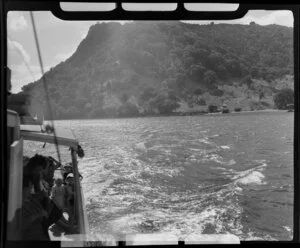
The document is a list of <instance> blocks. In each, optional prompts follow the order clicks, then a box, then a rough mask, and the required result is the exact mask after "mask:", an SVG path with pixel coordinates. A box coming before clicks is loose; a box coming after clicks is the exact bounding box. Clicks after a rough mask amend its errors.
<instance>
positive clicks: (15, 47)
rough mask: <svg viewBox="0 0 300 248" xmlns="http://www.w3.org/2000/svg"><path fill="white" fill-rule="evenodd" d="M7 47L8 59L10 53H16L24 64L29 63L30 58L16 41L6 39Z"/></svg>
mask: <svg viewBox="0 0 300 248" xmlns="http://www.w3.org/2000/svg"><path fill="white" fill-rule="evenodd" d="M7 45H8V58H10V56H11V55H10V54H11V53H15V52H16V53H18V55H19V56H20V57H21V59H22V60H24V61H25V62H26V63H28V62H30V60H31V57H30V55H29V53H28V52H27V51H26V50H25V48H24V47H23V45H22V44H21V43H19V42H17V41H13V40H11V39H9V38H8V39H7Z"/></svg>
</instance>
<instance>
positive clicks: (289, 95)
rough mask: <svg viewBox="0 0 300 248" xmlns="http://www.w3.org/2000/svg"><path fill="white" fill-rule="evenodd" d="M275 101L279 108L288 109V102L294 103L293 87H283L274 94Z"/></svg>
mask: <svg viewBox="0 0 300 248" xmlns="http://www.w3.org/2000/svg"><path fill="white" fill-rule="evenodd" d="M274 103H275V106H276V107H277V108H278V109H287V105H288V104H293V103H294V91H293V90H292V89H288V88H286V89H282V90H281V91H279V92H278V93H277V94H276V95H275V96H274Z"/></svg>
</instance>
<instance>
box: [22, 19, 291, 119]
mask: <svg viewBox="0 0 300 248" xmlns="http://www.w3.org/2000/svg"><path fill="white" fill-rule="evenodd" d="M45 77H46V80H47V83H48V88H49V94H50V98H51V102H52V106H53V111H54V117H55V118H56V119H68V118H102V117H118V116H138V115H151V114H155V113H156V114H157V113H160V114H167V113H170V112H174V111H181V112H185V111H193V110H199V109H201V108H202V109H205V108H206V109H207V106H208V105H209V104H214V105H217V106H220V105H221V104H223V103H226V104H227V105H228V106H229V108H231V109H233V108H235V107H237V106H238V107H241V108H242V109H245V110H248V109H261V108H271V107H273V105H274V102H273V96H274V94H275V93H277V92H278V91H279V90H280V89H281V88H286V87H290V88H291V87H293V29H292V28H288V27H284V26H279V25H268V26H260V25H257V24H255V23H251V24H249V25H239V24H236V25H232V24H214V23H211V24H209V25H197V24H187V23H182V22H175V21H170V22H132V23H126V24H124V25H121V24H119V23H101V24H95V25H93V26H91V27H90V29H89V32H88V34H87V36H86V38H85V39H84V40H83V41H82V42H81V43H80V44H79V46H78V48H77V50H76V52H75V53H74V54H73V55H72V56H71V57H70V58H68V59H67V60H66V61H64V62H61V63H60V64H58V65H57V66H56V67H54V68H52V69H50V71H48V72H47V73H46V74H45ZM23 92H26V93H30V94H31V95H33V96H34V97H36V98H37V99H39V100H40V101H41V102H43V104H44V105H45V100H44V99H45V97H44V92H43V87H42V81H41V80H38V81H37V82H33V83H30V84H28V85H26V86H24V87H23Z"/></svg>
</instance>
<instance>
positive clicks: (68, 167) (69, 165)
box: [63, 162, 83, 184]
mask: <svg viewBox="0 0 300 248" xmlns="http://www.w3.org/2000/svg"><path fill="white" fill-rule="evenodd" d="M64 171H65V172H64V173H63V177H64V183H65V184H66V178H67V176H68V175H69V174H70V173H73V165H72V162H70V163H67V164H66V165H65V166H64ZM82 178H83V177H82V175H81V174H80V173H79V180H82Z"/></svg>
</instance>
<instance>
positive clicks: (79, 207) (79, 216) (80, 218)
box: [71, 149, 87, 234]
mask: <svg viewBox="0 0 300 248" xmlns="http://www.w3.org/2000/svg"><path fill="white" fill-rule="evenodd" d="M71 156H72V164H73V174H74V179H75V192H74V193H75V194H74V204H75V211H74V213H73V214H75V217H76V220H77V225H78V226H79V233H80V234H86V231H87V230H86V223H85V218H84V209H83V203H84V200H83V198H82V194H81V187H80V180H79V172H78V163H77V154H76V151H75V150H74V149H71Z"/></svg>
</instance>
